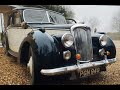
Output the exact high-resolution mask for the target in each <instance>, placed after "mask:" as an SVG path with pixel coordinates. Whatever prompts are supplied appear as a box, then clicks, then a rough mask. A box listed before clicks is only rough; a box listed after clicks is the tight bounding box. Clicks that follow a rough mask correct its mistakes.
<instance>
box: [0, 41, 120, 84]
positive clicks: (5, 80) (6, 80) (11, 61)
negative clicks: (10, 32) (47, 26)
mask: <svg viewBox="0 0 120 90" xmlns="http://www.w3.org/2000/svg"><path fill="white" fill-rule="evenodd" d="M114 42H115V45H116V47H117V62H115V63H114V64H112V65H110V66H108V67H107V71H106V72H102V73H101V74H98V75H94V76H90V77H87V78H83V79H80V80H75V81H72V82H70V81H69V82H64V83H63V84H62V85H66V84H70V85H71V84H72V85H114V84H119V85H120V41H114ZM29 84H30V75H29V73H28V71H27V70H26V68H25V67H24V66H22V65H19V64H17V62H15V58H13V57H7V56H4V55H1V56H0V85H29Z"/></svg>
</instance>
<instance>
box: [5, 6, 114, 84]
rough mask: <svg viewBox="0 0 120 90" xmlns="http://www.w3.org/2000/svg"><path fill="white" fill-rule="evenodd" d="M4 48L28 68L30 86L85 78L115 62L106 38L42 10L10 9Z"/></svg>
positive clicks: (84, 26)
mask: <svg viewBox="0 0 120 90" xmlns="http://www.w3.org/2000/svg"><path fill="white" fill-rule="evenodd" d="M71 20H72V19H71ZM73 21H74V20H73ZM3 45H4V47H5V52H6V54H7V55H9V54H11V55H13V56H15V57H17V58H18V59H17V60H18V62H19V63H20V64H24V65H26V67H28V68H29V71H30V74H31V76H32V79H31V83H32V84H42V83H44V82H45V83H47V82H48V81H49V82H51V81H52V80H62V79H63V80H74V79H78V78H81V77H87V76H90V75H94V74H97V73H99V72H101V71H106V66H107V65H108V64H111V63H113V62H115V61H116V47H115V45H114V43H113V41H112V40H111V39H110V38H109V36H107V35H106V34H100V33H94V34H91V29H90V27H89V26H87V25H85V24H80V23H76V22H75V23H72V24H68V23H67V19H65V17H64V16H63V15H61V14H60V13H57V12H54V11H51V10H46V9H41V8H30V7H29V8H28V7H23V8H15V9H13V10H12V12H10V14H9V17H8V25H7V28H6V29H5V30H4V32H3ZM73 76H74V78H73Z"/></svg>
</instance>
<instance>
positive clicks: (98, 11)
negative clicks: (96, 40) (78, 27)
mask: <svg viewBox="0 0 120 90" xmlns="http://www.w3.org/2000/svg"><path fill="white" fill-rule="evenodd" d="M67 7H69V8H70V9H71V10H72V11H73V13H74V19H75V20H76V21H77V22H83V21H87V20H88V19H89V18H91V17H96V18H97V19H98V20H99V22H100V24H99V25H98V26H97V30H98V31H104V32H111V31H115V30H112V29H111V22H112V17H113V16H114V15H115V14H116V13H117V12H118V10H120V6H112V5H67Z"/></svg>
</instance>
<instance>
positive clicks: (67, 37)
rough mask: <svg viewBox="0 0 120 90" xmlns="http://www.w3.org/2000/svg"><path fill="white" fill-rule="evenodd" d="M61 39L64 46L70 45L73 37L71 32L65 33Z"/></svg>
mask: <svg viewBox="0 0 120 90" xmlns="http://www.w3.org/2000/svg"><path fill="white" fill-rule="evenodd" d="M61 41H62V44H63V45H64V46H65V47H71V46H72V45H73V42H74V38H73V36H72V34H68V33H66V34H64V35H63V36H62V38H61Z"/></svg>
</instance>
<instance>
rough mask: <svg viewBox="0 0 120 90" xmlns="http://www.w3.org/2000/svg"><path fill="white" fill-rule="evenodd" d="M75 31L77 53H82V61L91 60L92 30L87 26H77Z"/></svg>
mask: <svg viewBox="0 0 120 90" xmlns="http://www.w3.org/2000/svg"><path fill="white" fill-rule="evenodd" d="M73 33H74V40H75V47H76V53H77V54H81V61H88V60H90V61H91V60H92V57H93V49H92V40H91V32H90V30H89V29H85V28H84V29H83V28H75V29H74V31H73Z"/></svg>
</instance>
